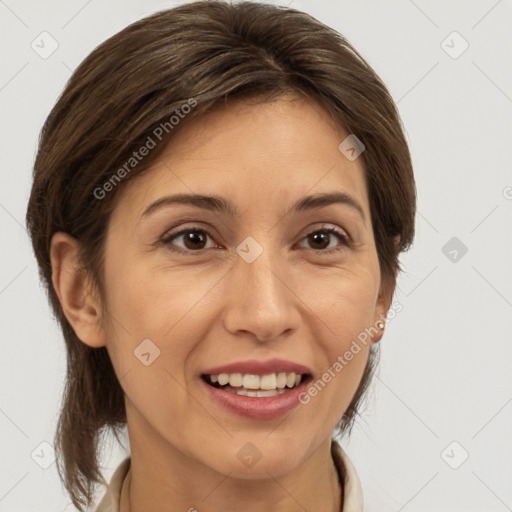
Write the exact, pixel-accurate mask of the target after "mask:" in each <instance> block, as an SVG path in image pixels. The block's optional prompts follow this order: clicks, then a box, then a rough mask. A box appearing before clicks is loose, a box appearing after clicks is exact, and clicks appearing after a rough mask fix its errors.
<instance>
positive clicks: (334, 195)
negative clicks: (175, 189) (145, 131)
mask: <svg viewBox="0 0 512 512" xmlns="http://www.w3.org/2000/svg"><path fill="white" fill-rule="evenodd" d="M173 204H186V205H191V206H195V207H197V208H202V209H204V210H209V211H213V212H218V213H224V214H226V215H229V216H230V217H236V216H238V215H239V211H238V208H237V207H236V205H235V204H234V203H232V202H231V201H230V200H228V199H226V198H224V197H221V196H217V195H213V196H207V195H202V194H176V195H172V196H165V197H162V198H160V199H157V200H156V201H155V202H154V203H151V204H150V205H149V206H148V207H147V208H146V209H145V210H144V212H143V213H142V217H143V218H144V217H147V216H148V215H150V214H152V213H153V212H155V211H156V210H158V209H160V208H162V207H164V206H169V205H173ZM331 204H345V205H347V206H350V207H351V208H353V209H354V210H355V211H357V212H358V213H359V215H360V216H361V218H362V219H363V221H364V222H366V215H365V213H364V210H363V208H362V206H361V205H360V204H359V203H358V202H357V201H356V200H355V199H354V198H353V197H352V196H350V195H348V194H346V193H344V192H330V193H324V194H315V195H308V196H304V197H302V198H301V199H299V200H298V201H296V202H295V203H294V204H292V206H291V209H290V210H291V211H296V212H302V211H309V210H314V209H317V208H324V207H326V206H329V205H331Z"/></svg>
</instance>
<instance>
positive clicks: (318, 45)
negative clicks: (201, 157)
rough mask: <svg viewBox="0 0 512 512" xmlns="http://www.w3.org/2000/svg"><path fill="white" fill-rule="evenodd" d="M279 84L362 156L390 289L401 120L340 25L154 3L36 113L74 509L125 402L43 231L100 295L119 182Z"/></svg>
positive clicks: (64, 453)
mask: <svg viewBox="0 0 512 512" xmlns="http://www.w3.org/2000/svg"><path fill="white" fill-rule="evenodd" d="M288 92H296V93H299V94H301V95H304V96H306V97H308V98H311V99H312V100H314V101H315V102H316V103H317V104H319V105H320V106H321V107H322V108H323V109H324V110H325V111H326V112H327V113H329V114H330V115H331V116H332V118H333V119H334V120H335V121H336V123H337V124H338V125H339V126H341V127H343V128H344V129H345V130H347V131H348V132H349V133H351V134H355V135H356V136H357V138H358V139H360V140H361V141H362V142H363V143H364V145H365V147H366V150H365V151H364V153H363V154H362V155H361V158H362V159H363V163H364V168H365V177H366V184H367V189H368V195H369V201H370V211H371V218H372V226H373V231H374V237H375V243H376V247H377V253H378V258H379V264H380V269H381V280H382V287H383V290H385V291H386V292H387V293H391V294H392V293H393V291H394V288H395V284H396V276H397V272H398V271H399V270H400V268H399V261H398V255H399V253H400V252H401V251H404V250H406V249H407V248H408V247H409V246H410V244H411V243H412V240H413V236H414V215H415V201H416V193H415V185H414V178H413V171H412V164H411V158H410V154H409V149H408V146H407V142H406V140H405V137H404V133H403V131H402V127H401V121H400V118H399V115H398V112H397V110H396V107H395V104H394V102H393V99H392V97H391V96H390V94H389V92H388V91H387V89H386V87H385V85H384V84H383V83H382V81H381V80H380V78H379V77H378V76H377V74H376V73H375V72H374V70H373V69H372V68H371V67H370V65H369V64H368V63H367V62H366V61H365V60H364V58H363V57H362V56H361V55H360V54H359V53H358V52H357V51H356V50H355V49H354V48H353V47H352V46H351V45H350V43H349V42H348V41H347V40H346V39H345V38H344V37H343V36H342V35H340V34H339V33H337V32H336V31H334V30H333V29H331V28H329V27H327V26H325V25H324V24H322V23H320V22H319V21H317V20H316V19H314V18H312V17H311V16H309V15H307V14H305V13H302V12H300V11H297V10H295V9H290V8H282V7H276V6H272V5H266V4H259V3H251V2H243V3H237V4H234V5H231V4H229V3H225V2H222V1H208V2H204V1H200V2H194V3H189V4H185V5H182V6H180V7H177V8H174V9H170V10H165V11H162V12H158V13H156V14H153V15H151V16H149V17H147V18H145V19H142V20H140V21H138V22H136V23H133V24H132V25H130V26H128V27H127V28H125V29H124V30H122V31H121V32H119V33H118V34H116V35H114V36H113V37H111V38H109V39H108V40H107V41H105V42H104V43H103V44H101V45H100V46H98V47H97V48H96V49H95V50H94V51H93V52H92V53H91V54H90V55H89V56H88V57H87V58H86V59H85V60H84V61H83V62H82V64H81V65H80V66H79V67H78V68H77V69H76V71H75V72H74V73H73V75H72V76H71V78H70V80H69V82H68V83H67V85H66V87H65V89H64V91H63V93H62V94H61V96H60V97H59V99H58V101H57V103H56V105H55V107H54V108H53V109H52V111H51V113H50V114H49V116H48V118H47V120H46V122H45V124H44V127H43V129H42V132H41V137H40V143H39V149H38V153H37V157H36V161H35V165H34V182H33V186H32V191H31V195H30V200H29V203H28V209H27V217H26V220H27V226H28V229H29V232H30V236H31V239H32V243H33V247H34V251H35V255H36V257H37V261H38V264H39V268H40V275H41V279H42V281H43V283H44V284H45V286H46V289H47V292H48V296H49V300H50V303H51V306H52V308H53V311H54V313H55V315H56V317H57V320H58V322H59V323H60V326H61V328H62V331H63V335H64V339H65V342H66V347H67V377H66V383H65V392H64V397H63V401H62V408H61V414H60V418H59V421H58V426H57V431H56V434H55V446H56V451H57V455H58V459H57V461H58V466H57V467H58V470H59V475H60V477H61V479H62V480H63V482H64V484H65V487H66V489H67V490H68V492H69V494H70V496H71V499H72V501H73V503H74V505H75V506H77V507H78V508H79V509H80V510H82V508H81V505H82V504H85V505H86V506H89V505H90V504H91V502H92V499H93V492H94V486H95V484H96V483H102V484H105V483H106V482H105V480H104V479H103V476H102V475H101V472H100V471H99V467H98V449H99V446H100V439H101V437H100V436H101V434H102V433H104V432H105V431H108V429H111V430H112V432H114V434H116V436H117V434H118V433H119V431H120V429H121V428H122V427H124V425H125V423H126V413H125V407H124V396H123V391H122V388H121V386H120V384H119V381H118V379H117V377H116V375H115V372H114V369H113V366H112V364H111V361H110V359H109V356H108V353H107V351H106V348H105V347H102V348H96V349H94V348H91V347H88V346H87V345H85V344H84V343H82V342H81V341H80V340H79V339H78V337H77V336H76V334H75V332H74V330H73V329H72V327H71V325H70V324H69V323H68V321H67V319H66V317H65V315H64V314H63V311H62V308H61V306H60V303H59V300H58V298H57V296H56V293H55V290H54V289H53V286H52V278H51V275H52V268H51V261H50V245H51V239H52V236H53V234H54V233H56V232H57V231H64V232H66V233H69V234H70V235H72V236H73V237H75V238H76V239H77V240H78V241H79V242H80V247H81V254H80V259H81V264H82V265H83V267H84V270H85V271H86V272H87V273H88V275H90V277H91V279H92V281H93V282H94V284H95V286H96V287H97V288H96V289H97V290H98V292H99V293H100V296H103V293H104V290H103V266H102V262H103V250H104V244H105V237H106V228H107V226H108V222H109V217H110V214H111V213H112V211H113V210H114V208H115V206H116V198H117V197H119V191H120V189H122V187H123V185H124V184H125V183H127V182H128V181H130V180H132V179H135V178H136V177H137V176H139V175H140V174H141V173H143V172H144V171H145V170H147V169H148V168H149V167H150V166H151V164H152V163H154V162H155V161H156V159H157V158H158V156H159V155H160V154H161V153H162V151H163V150H164V149H165V147H166V143H167V142H168V141H169V140H170V139H171V138H172V136H173V134H174V133H175V132H176V131H177V130H179V129H180V127H181V126H182V125H183V124H184V123H186V122H188V120H189V119H193V118H194V117H197V116H200V115H201V114H204V113H205V112H207V111H208V110H209V109H211V108H213V107H214V106H215V105H218V104H220V103H222V102H226V101H228V100H229V99H230V98H240V99H244V98H248V97H255V98H260V99H261V100H263V101H267V100H270V99H273V98H278V97H279V96H282V95H283V94H285V93H288ZM191 99H192V100H193V102H195V104H194V108H192V109H191V112H190V113H189V114H187V116H186V118H185V119H183V121H181V122H180V124H179V125H177V126H176V127H175V128H169V129H168V130H167V131H166V132H165V133H163V132H162V135H163V136H162V137H161V143H159V144H158V145H157V147H155V148H154V149H153V150H152V151H151V152H150V153H149V154H148V155H147V157H145V158H144V160H142V161H141V162H140V163H138V164H137V166H135V167H133V170H130V172H124V173H122V180H118V181H119V183H117V181H116V183H115V185H116V186H115V187H113V190H111V191H110V192H109V193H108V194H105V195H104V197H101V198H98V197H97V196H98V190H99V189H98V187H100V188H101V187H104V184H105V183H106V182H108V181H109V180H110V182H111V183H112V178H113V176H114V175H115V174H116V172H117V171H118V170H119V169H120V166H121V165H122V164H123V163H124V162H127V161H128V160H129V159H130V157H131V155H132V153H133V151H134V150H136V149H138V148H139V147H141V146H142V145H143V144H144V143H145V141H146V140H147V138H148V136H150V135H151V134H152V133H154V131H155V130H156V129H157V127H159V126H162V123H166V122H167V123H169V120H170V118H171V116H173V115H176V111H177V110H179V109H180V108H181V107H182V106H183V105H184V104H186V103H187V102H189V103H190V100H191ZM340 142H341V141H340ZM117 175H118V177H119V173H118V174H117ZM113 184H114V183H113ZM102 190H104V188H103V189H102ZM109 190H110V187H109ZM95 191H96V193H95ZM374 348H375V347H372V350H371V353H370V357H369V359H368V363H367V365H366V368H365V372H364V375H363V378H362V380H361V383H360V385H359V388H358V390H357V392H356V394H355V396H354V398H353V400H352V403H351V404H350V406H349V408H348V409H347V411H346V412H345V414H344V415H343V418H342V419H341V421H340V424H339V427H340V429H341V431H342V432H345V433H346V432H349V431H350V428H351V426H352V423H353V420H354V417H355V415H356V414H357V410H358V405H359V404H360V401H361V398H362V396H363V395H364V392H365V390H366V389H367V386H368V383H369V381H370V377H371V374H372V371H373V369H374V367H375V360H376V359H375V356H376V353H375V350H374Z"/></svg>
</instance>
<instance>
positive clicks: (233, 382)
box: [229, 373, 244, 388]
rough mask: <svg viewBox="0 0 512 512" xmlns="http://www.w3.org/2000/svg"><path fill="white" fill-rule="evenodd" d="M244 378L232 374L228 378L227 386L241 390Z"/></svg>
mask: <svg viewBox="0 0 512 512" xmlns="http://www.w3.org/2000/svg"><path fill="white" fill-rule="evenodd" d="M243 380H244V376H243V375H242V374H241V373H232V374H231V375H230V376H229V385H230V386H232V387H234V388H241V387H242V384H243Z"/></svg>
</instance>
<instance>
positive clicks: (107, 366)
mask: <svg viewBox="0 0 512 512" xmlns="http://www.w3.org/2000/svg"><path fill="white" fill-rule="evenodd" d="M34 167H35V169H34V184H33V188H32V192H31V196H30V200H29V204H28V210H27V225H28V227H29V230H30V233H31V237H32V242H33V246H34V250H35V254H36V257H37V260H38V263H39V266H40V271H41V276H42V279H43V281H44V283H45V284H46V286H47V289H48V294H49V298H50V301H51V304H52V307H53V309H54V311H55V313H56V315H57V318H58V320H59V322H60V325H61V327H62V330H63V334H64V338H65V341H66V347H67V356H68V371H67V380H66V388H65V396H64V398H63V404H62V410H61V416H60V419H59V423H58V428H57V433H56V439H55V444H56V450H57V454H58V467H59V474H60V475H61V478H62V480H63V482H64V484H65V486H66V488H67V490H68V492H69V494H70V496H71V499H72V501H73V503H74V504H75V506H77V507H78V508H79V509H80V510H98V511H105V510H110V511H114V510H115V511H120V512H127V511H130V512H139V511H143V510H144V511H163V510H171V509H172V510H190V511H192V510H210V511H217V510H219V511H220V510H223V511H224V510H231V509H234V508H238V507H241V506H243V508H244V510H249V511H259V510H280V511H291V510H318V511H320V510H322V511H324V510H325V511H337V510H343V511H345V512H347V511H355V510H362V492H361V486H360V482H359V480H358V477H357V473H356V470H355V468H354V467H353V465H352V463H351V461H350V460H349V458H348V457H347V455H346V453H345V452H344V451H343V449H342V448H341V446H340V445H339V444H338V443H337V442H335V441H334V440H333V439H332V435H333V433H334V432H335V431H336V430H337V431H338V432H339V433H341V434H348V433H349V432H350V429H351V426H352V424H353V421H354V418H355V415H356V414H357V411H358V407H359V406H360V403H361V399H362V397H363V395H364V392H365V390H366V389H367V386H368V384H369V381H370V379H371V375H372V372H373V370H374V367H375V364H376V356H377V346H378V345H377V344H378V342H379V340H380V339H381V338H382V335H383V333H384V328H385V319H386V316H387V315H388V312H389V311H390V308H393V307H394V305H393V304H392V297H393V292H394V288H395V282H396V276H397V272H398V271H399V263H398V256H399V254H400V253H401V252H402V251H404V250H406V249H407V248H408V247H409V246H410V244H411V242H412V240H413V236H414V213H415V186H414V179H413V173H412V165H411V159H410V155H409V150H408V147H407V143H406V141H405V138H404V134H403V131H402V128H401V123H400V119H399V116H398V114H397V111H396V108H395V106H394V103H393V100H392V98H391V96H390V95H389V93H388V91H387V89H386V87H385V86H384V84H383V83H382V81H381V80H380V79H379V78H378V76H377V75H376V74H375V72H374V71H373V70H372V68H371V67H370V66H369V64H368V63H367V62H366V61H365V60H364V59H363V58H362V57H361V56H360V55H359V54H358V53H357V51H356V50H355V49H354V48H353V47H352V46H351V45H350V44H349V43H348V42H347V41H346V40H345V39H344V38H343V37H342V36H340V35H339V34H337V33H336V32H335V31H333V30H332V29H330V28H328V27H326V26H325V25H323V24H321V23H320V22H318V21H317V20H315V19H313V18H312V17H310V16H308V15H306V14H304V13H301V12H299V11H296V10H293V9H287V8H277V7H274V6H270V5H265V4H257V3H239V4H235V5H230V4H228V3H224V2H195V3H190V4H187V5H183V6H180V7H177V8H175V9H171V10H167V11H162V12H160V13H157V14H154V15H152V16H150V17H148V18H146V19H143V20H141V21H139V22H137V23H134V24H132V25H130V26H129V27H127V28H126V29H124V30H122V31H121V32H120V33H118V34H116V35H115V36H113V37H111V38H110V39H109V40H107V41H106V42H105V43H103V44H102V45H100V46H99V47H98V48H96V49H95V50H94V51H93V52H92V53H91V55H89V56H88V57H87V58H86V59H85V61H84V62H83V63H82V64H81V65H80V66H79V67H78V68H77V70H76V71H75V72H74V74H73V76H72V77H71V79H70V81H69V83H68V84H67V86H66V88H65V90H64V92H63V94H62V95H61V97H60V98H59V100H58V102H57V104H56V106H55V107H54V109H53V110H52V112H51V113H50V115H49V117H48V119H47V121H46V123H45V125H44V128H43V132H42V136H41V140H40V146H39V150H38V154H37V158H36V162H35V166H34ZM125 425H126V427H127V431H128V436H129V442H130V456H129V457H127V458H126V459H125V460H124V461H123V462H122V463H121V464H120V466H119V467H118V468H117V470H116V472H115V474H114V476H113V478H112V480H111V482H110V485H109V486H108V487H107V489H106V492H105V494H104V496H103V499H102V501H101V503H100V504H99V505H97V506H96V505H94V504H93V502H94V491H95V485H96V484H97V483H102V484H107V482H106V481H105V480H104V478H103V476H102V475H101V472H100V470H99V460H98V459H99V457H100V455H101V452H100V449H101V443H100V440H101V435H102V434H103V433H104V432H105V431H106V429H112V431H113V432H114V433H115V434H116V435H117V434H118V433H119V432H120V431H121V430H122V429H123V428H124V426H125Z"/></svg>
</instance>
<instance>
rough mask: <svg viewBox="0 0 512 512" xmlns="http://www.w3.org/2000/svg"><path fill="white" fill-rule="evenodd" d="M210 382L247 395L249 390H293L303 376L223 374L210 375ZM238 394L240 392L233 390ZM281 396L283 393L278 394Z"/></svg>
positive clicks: (286, 374)
mask: <svg viewBox="0 0 512 512" xmlns="http://www.w3.org/2000/svg"><path fill="white" fill-rule="evenodd" d="M208 377H209V378H210V382H211V383H212V384H213V383H216V382H218V383H219V385H220V386H226V385H229V386H230V387H231V388H242V389H240V391H241V393H239V394H245V392H246V391H247V390H249V389H256V390H263V391H265V392H267V391H275V390H277V391H281V390H283V392H284V388H286V387H288V388H293V387H295V386H298V385H299V384H300V383H301V381H302V376H301V375H298V374H295V373H294V372H291V373H285V372H280V373H277V374H276V373H269V374H268V375H261V376H260V375H252V374H242V373H221V374H219V375H209V376H208ZM233 391H234V392H237V391H238V390H233ZM277 394H281V393H277ZM246 396H274V395H273V394H270V395H268V394H264V395H257V394H254V393H253V394H251V395H246Z"/></svg>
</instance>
